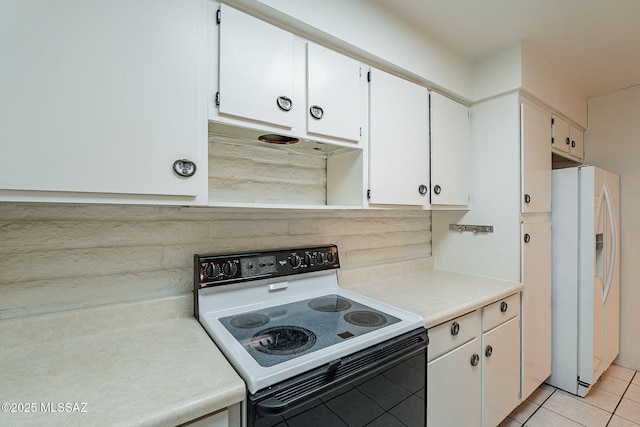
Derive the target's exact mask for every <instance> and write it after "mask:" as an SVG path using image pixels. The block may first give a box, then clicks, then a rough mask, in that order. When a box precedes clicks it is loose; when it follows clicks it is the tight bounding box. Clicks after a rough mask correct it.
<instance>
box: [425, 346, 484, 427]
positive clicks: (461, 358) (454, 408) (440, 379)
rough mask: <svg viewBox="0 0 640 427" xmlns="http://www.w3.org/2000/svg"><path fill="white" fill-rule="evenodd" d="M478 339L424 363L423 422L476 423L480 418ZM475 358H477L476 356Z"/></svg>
mask: <svg viewBox="0 0 640 427" xmlns="http://www.w3.org/2000/svg"><path fill="white" fill-rule="evenodd" d="M479 347H480V340H479V339H478V338H474V339H473V340H472V341H469V342H468V343H467V344H465V345H462V346H460V347H458V348H456V349H455V350H452V351H451V352H449V353H447V354H445V355H444V356H442V357H439V358H437V359H435V360H433V361H431V362H429V363H428V364H427V426H429V427H440V426H477V425H478V424H479V422H480V419H481V416H482V415H481V398H480V392H481V389H480V386H481V383H480V380H481V375H480V372H481V368H480V364H479V363H478V364H477V365H476V366H473V365H472V364H471V358H472V356H473V355H474V354H475V355H476V357H478V358H479V352H480V348H479ZM478 360H479V359H478Z"/></svg>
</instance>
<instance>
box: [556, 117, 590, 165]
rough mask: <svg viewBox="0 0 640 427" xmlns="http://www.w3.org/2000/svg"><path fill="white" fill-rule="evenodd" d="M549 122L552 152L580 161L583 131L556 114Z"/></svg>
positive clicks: (582, 150)
mask: <svg viewBox="0 0 640 427" xmlns="http://www.w3.org/2000/svg"><path fill="white" fill-rule="evenodd" d="M551 123H552V126H551V128H552V131H551V132H552V135H551V147H552V149H553V152H554V153H556V154H560V155H561V156H563V157H565V158H569V159H571V160H576V161H579V162H581V161H582V160H583V158H584V133H583V132H582V131H581V130H580V129H578V128H575V127H573V126H571V125H569V123H568V122H567V121H566V120H564V119H562V118H561V117H559V116H556V115H554V116H553V118H552V121H551Z"/></svg>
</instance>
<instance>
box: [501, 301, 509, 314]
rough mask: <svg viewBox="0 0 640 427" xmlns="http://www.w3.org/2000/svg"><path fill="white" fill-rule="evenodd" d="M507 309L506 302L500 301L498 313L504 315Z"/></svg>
mask: <svg viewBox="0 0 640 427" xmlns="http://www.w3.org/2000/svg"><path fill="white" fill-rule="evenodd" d="M508 308H509V305H508V304H507V302H506V301H502V302H501V303H500V312H502V313H506V312H507V309H508Z"/></svg>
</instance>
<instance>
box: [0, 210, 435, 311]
mask: <svg viewBox="0 0 640 427" xmlns="http://www.w3.org/2000/svg"><path fill="white" fill-rule="evenodd" d="M326 243H335V244H337V245H338V249H339V251H340V257H341V266H342V267H341V270H345V271H349V272H354V271H355V269H358V268H366V267H367V266H371V265H384V264H385V263H388V262H390V263H393V262H394V261H403V260H411V259H421V258H427V257H429V256H430V255H431V215H430V213H429V212H428V211H385V210H377V211H358V210H356V211H324V210H323V211H293V210H292V211H284V210H280V211H278V210H261V211H260V210H258V211H249V210H237V211H228V210H227V211H225V210H220V209H210V208H186V209H184V208H179V207H155V206H116V205H101V206H96V205H77V206H73V205H56V204H37V205H36V204H32V205H28V204H14V203H0V319H2V318H11V317H17V316H25V315H31V314H38V313H45V312H53V311H60V310H68V309H74V308H80V307H89V306H98V305H103V304H110V303H118V302H125V301H136V300H149V299H155V298H161V297H164V296H170V295H183V294H187V293H190V292H191V290H192V288H193V254H195V253H226V252H234V251H247V250H255V249H276V248H286V247H299V246H306V245H319V244H326ZM389 265H390V266H391V264H389Z"/></svg>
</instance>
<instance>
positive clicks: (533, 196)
mask: <svg viewBox="0 0 640 427" xmlns="http://www.w3.org/2000/svg"><path fill="white" fill-rule="evenodd" d="M520 114H521V116H520V132H521V134H520V141H521V150H522V156H521V162H522V168H521V182H522V192H521V210H522V213H534V212H551V150H550V148H549V141H550V140H551V127H550V126H549V124H550V123H551V113H550V112H549V111H548V110H545V109H543V108H542V107H540V106H538V105H536V104H534V103H533V102H530V101H528V100H526V99H525V100H523V102H522V103H521V110H520Z"/></svg>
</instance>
